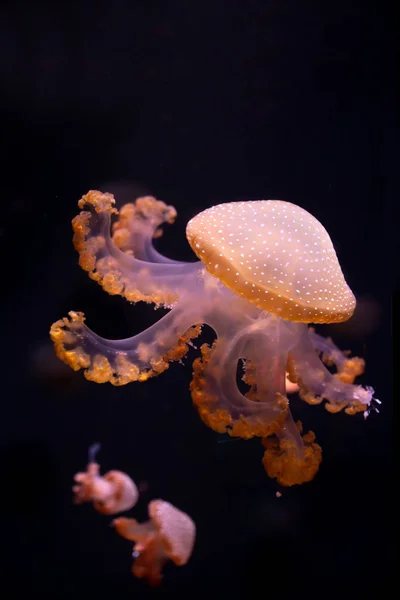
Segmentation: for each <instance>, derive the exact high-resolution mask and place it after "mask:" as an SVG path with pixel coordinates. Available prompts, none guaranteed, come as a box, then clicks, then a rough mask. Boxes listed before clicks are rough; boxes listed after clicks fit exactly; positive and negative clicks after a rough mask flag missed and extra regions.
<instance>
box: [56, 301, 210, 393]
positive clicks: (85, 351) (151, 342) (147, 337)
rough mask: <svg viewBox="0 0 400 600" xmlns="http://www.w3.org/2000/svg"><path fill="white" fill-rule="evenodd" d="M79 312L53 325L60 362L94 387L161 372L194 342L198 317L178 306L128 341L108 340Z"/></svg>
mask: <svg viewBox="0 0 400 600" xmlns="http://www.w3.org/2000/svg"><path fill="white" fill-rule="evenodd" d="M84 320H85V317H84V315H83V314H82V313H77V312H73V311H71V312H70V313H69V318H64V319H60V320H59V321H57V322H56V323H54V324H53V325H52V327H51V331H50V335H51V338H52V340H53V342H54V344H55V351H56V354H57V356H58V357H59V358H61V359H62V360H63V361H64V362H65V363H67V364H68V365H69V366H70V367H72V368H73V369H74V370H76V371H77V370H79V369H84V374H85V377H86V378H87V379H88V380H89V381H95V382H97V383H105V382H110V383H112V384H113V385H125V384H127V383H130V382H132V381H146V379H148V378H149V377H153V376H155V375H158V374H160V373H162V372H163V371H165V370H166V369H167V368H168V365H169V361H172V360H180V359H182V358H183V357H184V356H185V354H186V352H187V350H188V344H189V343H190V340H191V339H192V338H195V337H197V336H198V335H199V333H200V325H197V326H196V325H194V326H193V324H196V323H200V322H201V315H200V313H199V311H198V309H197V308H196V307H194V306H193V305H191V304H190V303H185V304H184V305H182V303H180V302H178V303H177V305H176V306H175V307H174V308H173V309H172V310H171V311H170V312H169V313H168V314H166V315H165V316H164V317H163V318H161V319H160V320H159V321H158V322H157V323H155V324H154V325H153V326H152V327H149V328H148V329H146V330H145V331H143V332H142V333H139V334H137V335H135V336H133V337H131V338H127V339H122V340H107V339H105V338H102V337H100V336H98V335H97V334H96V333H94V332H93V331H92V330H91V329H89V328H88V327H87V326H86V325H85V323H84Z"/></svg>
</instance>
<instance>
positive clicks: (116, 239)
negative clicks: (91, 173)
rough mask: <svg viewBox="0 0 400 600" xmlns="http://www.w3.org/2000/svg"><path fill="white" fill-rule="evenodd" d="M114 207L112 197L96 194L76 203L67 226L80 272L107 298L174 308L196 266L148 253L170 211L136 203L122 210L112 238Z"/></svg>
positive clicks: (161, 206)
mask: <svg viewBox="0 0 400 600" xmlns="http://www.w3.org/2000/svg"><path fill="white" fill-rule="evenodd" d="M114 204H115V200H114V197H113V196H112V194H103V193H102V192H99V191H90V192H89V193H88V194H86V195H85V196H83V197H82V198H81V200H80V201H79V202H78V206H79V208H80V209H81V212H80V214H79V215H77V216H76V217H75V218H74V219H73V221H72V226H73V231H74V238H73V241H74V246H75V248H76V250H77V251H78V252H79V264H80V266H81V267H82V268H83V269H84V270H85V271H88V273H89V277H91V278H92V279H94V280H95V281H97V282H98V283H99V284H100V285H101V286H102V287H103V289H104V290H105V291H106V292H108V293H109V294H111V295H121V296H124V297H125V298H126V299H127V300H129V301H130V302H138V301H144V302H153V303H155V304H156V305H165V306H171V305H173V304H174V303H175V302H176V301H177V300H178V298H179V297H180V294H181V292H182V291H183V290H184V283H185V280H186V279H187V277H188V275H191V274H194V273H196V272H197V271H198V270H199V268H200V265H201V263H183V262H182V263H179V262H174V261H169V260H168V259H165V260H164V258H163V257H162V255H161V254H159V253H158V252H156V251H155V249H154V248H153V247H152V239H153V237H154V236H155V235H156V236H157V235H158V233H157V232H160V231H161V230H160V225H161V224H162V223H163V222H172V221H173V219H174V217H175V214H176V213H175V209H174V208H173V207H170V206H167V205H165V204H164V203H163V202H159V201H157V200H155V199H154V198H144V199H143V198H142V199H139V200H138V202H137V203H136V204H132V205H128V208H126V209H123V211H122V216H121V218H120V220H119V221H117V222H116V224H115V226H114V235H113V238H111V237H110V226H111V216H112V215H117V214H118V211H117V209H116V208H115V207H114ZM152 261H157V262H152Z"/></svg>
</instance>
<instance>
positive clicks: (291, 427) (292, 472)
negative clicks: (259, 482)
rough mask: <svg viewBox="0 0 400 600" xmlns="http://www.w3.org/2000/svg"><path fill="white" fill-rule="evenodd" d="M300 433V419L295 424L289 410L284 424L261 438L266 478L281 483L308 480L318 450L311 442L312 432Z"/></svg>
mask: <svg viewBox="0 0 400 600" xmlns="http://www.w3.org/2000/svg"><path fill="white" fill-rule="evenodd" d="M301 434H302V425H301V423H300V421H298V422H297V423H295V422H294V421H293V418H292V415H291V414H290V413H289V414H288V416H287V419H286V422H285V425H284V426H283V427H282V428H281V429H280V430H279V431H278V432H277V433H276V435H274V436H272V437H268V438H264V440H263V446H264V447H265V452H264V456H263V459H262V462H263V465H264V468H265V470H266V472H267V474H268V476H269V477H272V478H276V479H277V481H278V483H280V484H281V485H284V486H292V485H300V484H302V483H306V482H307V481H311V480H312V479H314V476H315V475H316V473H317V472H318V469H319V466H320V464H321V461H322V449H321V446H319V445H318V444H317V443H316V442H315V435H314V432H313V431H309V432H308V433H306V434H304V435H303V436H302V435H301Z"/></svg>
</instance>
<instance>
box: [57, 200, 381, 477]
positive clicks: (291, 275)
mask: <svg viewBox="0 0 400 600" xmlns="http://www.w3.org/2000/svg"><path fill="white" fill-rule="evenodd" d="M78 206H79V208H80V209H81V212H80V214H79V215H78V216H76V217H75V218H74V219H73V222H72V224H73V231H74V246H75V248H76V250H77V251H78V252H79V264H80V266H81V267H82V268H83V269H84V270H86V271H87V272H88V273H89V277H90V278H91V279H93V280H94V281H97V282H98V283H99V284H100V285H101V286H102V287H103V289H104V290H105V291H107V292H108V293H109V294H111V295H120V296H123V297H124V298H126V299H127V300H128V301H130V302H138V301H144V302H147V303H153V304H154V305H155V306H156V307H159V306H162V307H165V308H167V309H170V310H169V312H168V313H167V314H166V315H165V316H164V317H162V318H161V319H160V320H159V321H158V322H157V323H155V324H154V325H153V326H151V327H149V328H148V329H146V330H145V331H143V332H142V333H139V334H138V335H136V336H133V337H131V338H128V339H122V340H107V339H104V338H102V337H100V336H98V335H96V334H95V333H94V332H92V331H91V330H90V329H89V328H88V327H87V326H86V325H85V322H84V321H85V317H84V315H83V313H79V312H75V311H72V312H70V313H69V318H64V319H60V320H59V321H57V322H56V323H54V324H53V325H52V327H51V330H50V336H51V339H52V340H53V342H54V345H55V352H56V354H57V356H58V357H59V358H60V359H62V360H63V361H64V362H66V363H67V364H68V365H69V366H71V367H72V368H73V369H74V370H79V369H83V370H84V374H85V377H86V378H87V379H88V380H89V381H95V382H97V383H106V382H110V383H112V384H113V385H116V386H120V385H124V384H127V383H130V382H132V381H146V380H147V379H148V378H150V377H154V376H157V375H159V374H160V373H162V372H164V371H165V370H166V369H168V367H169V363H170V361H174V360H176V361H180V360H181V359H182V358H183V357H184V356H185V355H186V353H187V352H188V349H189V345H190V344H191V343H192V339H193V338H196V337H197V336H198V335H199V334H200V332H201V326H202V324H207V325H208V326H210V327H211V328H212V329H213V330H214V332H215V334H216V340H215V341H214V343H213V344H212V345H207V344H203V345H202V346H201V357H199V358H197V359H196V360H195V361H194V363H193V370H194V373H193V380H192V382H191V385H190V389H191V394H192V399H193V403H194V405H195V406H196V408H197V410H198V412H199V415H200V417H201V419H202V420H203V422H204V423H205V424H206V425H208V426H209V427H211V428H212V429H214V430H215V431H217V432H219V433H228V434H229V435H231V436H233V437H241V438H244V439H248V438H252V437H260V438H270V437H271V436H275V437H274V438H272V439H267V440H266V442H264V445H266V452H265V454H264V458H263V464H264V466H265V469H266V471H267V473H268V474H269V475H270V476H271V477H276V478H277V480H278V482H279V483H281V484H282V485H294V484H301V483H303V482H305V481H310V480H311V479H312V478H313V477H314V475H315V473H316V472H317V471H318V468H319V465H320V462H321V457H322V452H321V448H320V446H319V445H318V444H317V443H316V442H315V435H314V433H313V432H311V431H310V432H308V433H305V434H303V433H302V426H301V424H300V423H297V424H296V423H295V421H294V420H293V418H292V415H291V411H290V409H289V402H288V398H287V392H288V391H289V390H288V389H287V387H286V374H287V375H288V379H289V381H290V382H291V383H292V384H294V385H296V386H298V387H299V395H300V397H301V399H302V400H304V401H305V402H307V403H309V404H320V403H321V402H323V401H325V402H326V403H325V407H326V409H327V410H328V411H329V412H330V413H336V412H340V411H342V410H344V411H345V412H346V413H347V414H348V415H354V414H357V413H358V412H362V413H364V415H365V416H367V415H368V414H369V411H370V408H371V407H373V406H376V403H374V402H373V389H372V388H371V387H365V388H364V387H361V386H359V385H354V380H355V378H356V377H357V376H358V375H360V374H361V373H362V372H363V369H364V362H363V360H361V359H358V358H349V356H348V355H347V354H344V353H342V352H341V351H340V350H339V349H338V348H337V347H336V346H335V344H334V343H333V342H332V340H330V339H325V338H323V337H322V336H320V335H318V334H316V333H315V331H314V330H313V329H311V328H310V329H309V328H308V324H310V323H317V324H329V323H341V322H344V321H346V320H348V319H349V318H350V317H351V316H352V314H353V312H354V309H355V306H356V300H355V297H354V295H353V293H352V291H351V290H350V288H349V286H348V285H347V283H346V281H345V278H344V276H343V273H342V270H341V267H340V265H339V261H338V259H337V256H336V252H335V250H334V247H333V244H332V241H331V239H330V237H329V234H328V232H327V231H326V230H325V228H324V227H323V226H322V225H321V223H320V222H319V221H318V220H317V219H316V218H315V217H313V216H312V215H311V214H310V213H308V212H307V211H305V210H304V209H302V208H300V207H299V206H296V205H294V204H291V203H289V202H284V201H281V200H260V201H248V202H230V203H226V204H220V205H217V206H213V207H211V208H209V209H206V210H205V211H203V212H202V213H200V214H198V215H196V216H195V217H193V218H192V219H191V220H190V222H189V223H188V225H187V228H186V235H187V239H188V241H189V244H190V246H191V248H192V249H193V251H194V252H195V254H196V255H197V256H198V258H199V259H200V260H199V261H198V262H193V263H187V262H182V261H177V260H172V259H169V258H167V257H165V256H164V255H162V254H161V253H159V252H158V251H157V250H156V249H155V248H154V246H153V243H152V240H153V238H154V237H158V236H159V235H160V234H161V229H160V227H161V225H162V224H163V223H172V222H173V221H174V219H175V217H176V211H175V209H174V207H172V206H168V205H166V204H165V203H164V202H161V201H158V200H156V199H155V198H153V197H151V196H146V197H142V198H138V199H137V201H136V203H129V204H126V205H125V206H123V207H122V208H121V210H120V212H119V213H118V211H117V209H116V208H115V200H114V197H113V196H112V194H109V193H106V194H103V193H102V192H99V191H93V190H92V191H90V192H89V193H88V194H86V195H85V196H83V197H82V198H81V200H80V201H79V203H78ZM111 217H114V218H116V219H117V220H116V221H115V222H114V224H113V226H112V232H113V234H112V236H111V235H110V228H111ZM239 362H242V364H243V369H244V375H243V380H244V382H245V384H246V385H247V386H248V391H247V392H245V393H242V392H241V390H240V389H239V388H238V386H237V381H236V374H237V366H238V363H239ZM325 365H328V366H329V367H334V368H336V373H332V372H330V371H329V370H328V368H327V367H326V366H325Z"/></svg>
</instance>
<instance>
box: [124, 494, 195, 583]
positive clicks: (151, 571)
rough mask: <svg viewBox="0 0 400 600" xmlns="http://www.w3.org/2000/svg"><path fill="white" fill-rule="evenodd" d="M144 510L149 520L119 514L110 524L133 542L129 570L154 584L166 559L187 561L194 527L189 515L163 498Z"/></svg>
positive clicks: (181, 562)
mask: <svg viewBox="0 0 400 600" xmlns="http://www.w3.org/2000/svg"><path fill="white" fill-rule="evenodd" d="M148 511H149V517H150V519H149V520H148V521H146V522H144V523H138V522H137V521H136V520H135V519H128V518H126V517H120V518H118V519H115V520H114V521H113V525H114V527H115V529H116V531H117V532H118V533H119V535H121V536H122V537H124V538H125V539H127V540H130V541H132V542H135V545H134V546H133V557H134V558H135V560H134V563H133V567H132V573H133V574H134V575H135V576H136V577H139V578H144V579H146V581H147V582H148V583H149V584H150V585H154V586H155V585H159V584H160V583H161V581H162V570H163V567H164V565H165V564H166V563H167V562H168V561H169V560H171V561H172V562H173V563H175V565H177V566H183V565H185V564H186V563H187V562H188V560H189V559H190V557H191V555H192V552H193V546H194V542H195V537H196V526H195V524H194V522H193V520H192V519H191V518H190V517H189V515H187V514H186V513H184V512H182V511H181V510H179V509H178V508H176V507H175V506H173V505H172V504H170V503H169V502H165V501H164V500H152V501H151V502H150V504H149V506H148Z"/></svg>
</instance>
